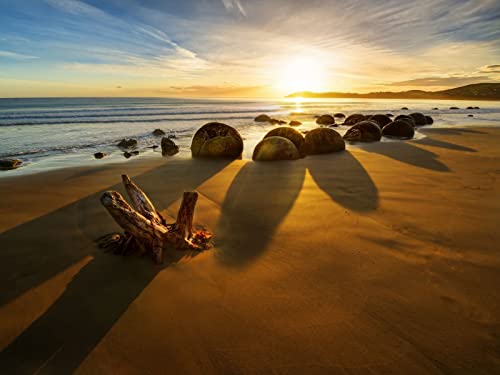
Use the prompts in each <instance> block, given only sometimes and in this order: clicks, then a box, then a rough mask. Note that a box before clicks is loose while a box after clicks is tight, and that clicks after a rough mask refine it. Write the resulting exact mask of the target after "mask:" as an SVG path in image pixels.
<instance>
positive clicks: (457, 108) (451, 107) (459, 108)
mask: <svg viewBox="0 0 500 375" xmlns="http://www.w3.org/2000/svg"><path fill="white" fill-rule="evenodd" d="M450 109H460V108H458V107H450Z"/></svg>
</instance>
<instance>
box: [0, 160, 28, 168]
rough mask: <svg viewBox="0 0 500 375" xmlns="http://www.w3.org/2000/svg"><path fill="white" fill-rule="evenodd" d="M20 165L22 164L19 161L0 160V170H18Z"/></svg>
mask: <svg viewBox="0 0 500 375" xmlns="http://www.w3.org/2000/svg"><path fill="white" fill-rule="evenodd" d="M21 164H23V162H22V160H19V159H1V160H0V170H3V171H8V170H10V169H16V168H19V167H20V166H21Z"/></svg>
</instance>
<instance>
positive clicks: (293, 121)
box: [289, 120, 302, 126]
mask: <svg viewBox="0 0 500 375" xmlns="http://www.w3.org/2000/svg"><path fill="white" fill-rule="evenodd" d="M289 125H290V126H299V125H302V123H301V122H300V121H297V120H292V121H290V124H289Z"/></svg>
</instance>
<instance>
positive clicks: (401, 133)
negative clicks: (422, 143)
mask: <svg viewBox="0 0 500 375" xmlns="http://www.w3.org/2000/svg"><path fill="white" fill-rule="evenodd" d="M382 135H383V136H384V137H391V138H401V139H408V138H413V136H414V135H415V129H414V128H413V126H412V125H411V124H410V123H408V122H407V121H404V120H396V121H393V122H391V123H389V124H387V125H385V126H384V127H383V129H382Z"/></svg>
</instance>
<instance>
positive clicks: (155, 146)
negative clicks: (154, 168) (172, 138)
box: [149, 145, 158, 150]
mask: <svg viewBox="0 0 500 375" xmlns="http://www.w3.org/2000/svg"><path fill="white" fill-rule="evenodd" d="M149 148H152V149H153V150H156V149H157V148H158V145H153V146H149Z"/></svg>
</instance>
